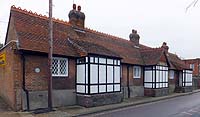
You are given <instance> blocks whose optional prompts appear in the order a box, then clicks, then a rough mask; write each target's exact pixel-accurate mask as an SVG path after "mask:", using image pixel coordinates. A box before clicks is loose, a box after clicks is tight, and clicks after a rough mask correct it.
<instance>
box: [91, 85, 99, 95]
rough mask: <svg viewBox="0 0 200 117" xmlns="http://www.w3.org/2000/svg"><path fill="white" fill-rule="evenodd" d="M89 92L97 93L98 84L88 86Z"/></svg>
mask: <svg viewBox="0 0 200 117" xmlns="http://www.w3.org/2000/svg"><path fill="white" fill-rule="evenodd" d="M90 93H98V86H96V85H94V86H90Z"/></svg>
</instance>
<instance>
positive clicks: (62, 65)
mask: <svg viewBox="0 0 200 117" xmlns="http://www.w3.org/2000/svg"><path fill="white" fill-rule="evenodd" d="M52 76H68V59H67V58H59V57H53V60H52Z"/></svg>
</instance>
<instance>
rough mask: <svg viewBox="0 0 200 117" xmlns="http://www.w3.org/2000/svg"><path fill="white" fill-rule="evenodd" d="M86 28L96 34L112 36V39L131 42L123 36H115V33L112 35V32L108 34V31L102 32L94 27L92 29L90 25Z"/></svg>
mask: <svg viewBox="0 0 200 117" xmlns="http://www.w3.org/2000/svg"><path fill="white" fill-rule="evenodd" d="M85 29H86V30H88V31H90V32H92V33H95V34H100V35H102V36H106V37H111V39H117V40H123V41H126V42H128V43H130V41H129V40H127V39H125V38H122V37H118V36H114V35H111V34H108V33H104V32H100V31H97V30H94V29H91V28H88V27H85Z"/></svg>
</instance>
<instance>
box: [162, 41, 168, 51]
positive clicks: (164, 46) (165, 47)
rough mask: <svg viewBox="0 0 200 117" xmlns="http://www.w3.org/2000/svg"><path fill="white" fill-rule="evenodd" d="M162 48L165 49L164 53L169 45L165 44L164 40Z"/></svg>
mask: <svg viewBox="0 0 200 117" xmlns="http://www.w3.org/2000/svg"><path fill="white" fill-rule="evenodd" d="M162 48H163V49H164V50H165V52H166V53H168V50H169V47H168V46H167V43H166V42H163V44H162Z"/></svg>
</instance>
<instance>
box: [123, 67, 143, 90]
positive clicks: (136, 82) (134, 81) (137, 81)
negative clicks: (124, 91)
mask: <svg viewBox="0 0 200 117" xmlns="http://www.w3.org/2000/svg"><path fill="white" fill-rule="evenodd" d="M127 66H128V65H125V64H122V82H121V83H122V86H127ZM141 70H142V67H141ZM129 86H143V71H141V78H133V66H129Z"/></svg>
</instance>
